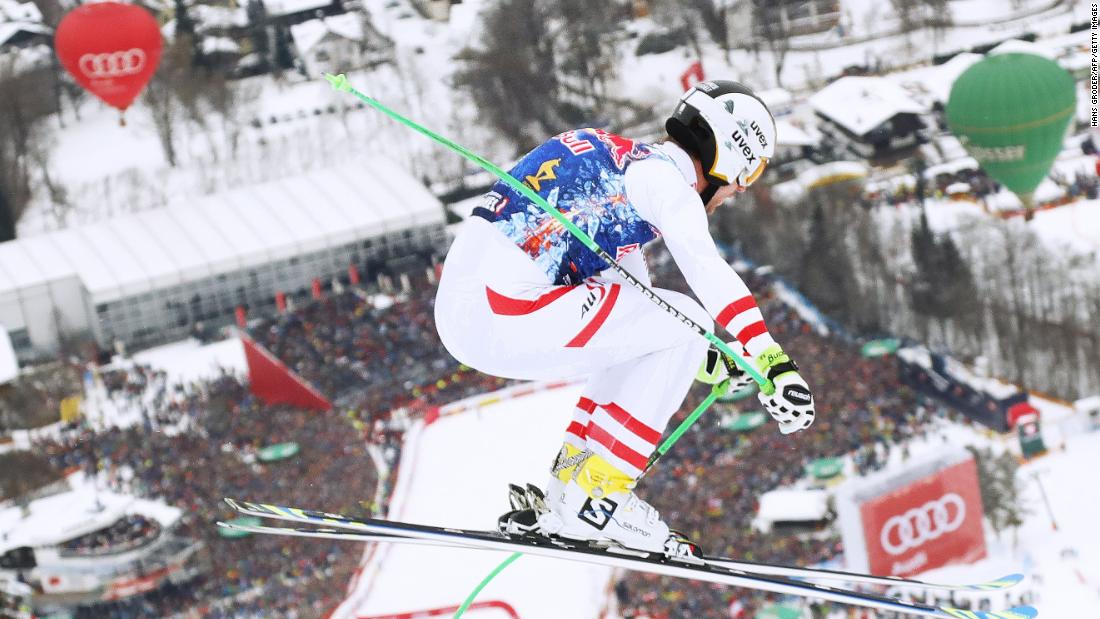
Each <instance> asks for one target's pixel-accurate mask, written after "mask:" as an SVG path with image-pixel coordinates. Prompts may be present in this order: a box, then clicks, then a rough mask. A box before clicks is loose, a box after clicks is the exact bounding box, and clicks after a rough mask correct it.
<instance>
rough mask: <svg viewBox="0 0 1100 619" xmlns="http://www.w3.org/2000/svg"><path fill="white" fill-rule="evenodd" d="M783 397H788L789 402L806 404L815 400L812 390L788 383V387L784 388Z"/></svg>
mask: <svg viewBox="0 0 1100 619" xmlns="http://www.w3.org/2000/svg"><path fill="white" fill-rule="evenodd" d="M783 397H784V398H786V399H787V401H788V402H793V403H795V404H800V405H804V406H809V405H810V403H811V402H813V398H812V397H811V396H810V392H809V391H806V390H805V389H803V388H802V387H800V386H799V385H787V387H786V388H784V389H783Z"/></svg>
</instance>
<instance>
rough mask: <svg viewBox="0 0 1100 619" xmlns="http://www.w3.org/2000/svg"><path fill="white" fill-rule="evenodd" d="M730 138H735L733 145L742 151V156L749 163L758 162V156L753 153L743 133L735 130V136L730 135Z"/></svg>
mask: <svg viewBox="0 0 1100 619" xmlns="http://www.w3.org/2000/svg"><path fill="white" fill-rule="evenodd" d="M730 137H731V138H733V144H734V145H735V146H736V147H737V148H739V149H741V154H742V155H744V156H745V161H746V162H747V163H750V164H751V163H752V162H754V161H756V155H755V154H754V153H753V152H752V148H751V147H750V146H749V140H748V139H747V138H746V137H745V135H744V134H743V133H741V132H740V131H738V130H736V129H734V130H733V134H732V135H730Z"/></svg>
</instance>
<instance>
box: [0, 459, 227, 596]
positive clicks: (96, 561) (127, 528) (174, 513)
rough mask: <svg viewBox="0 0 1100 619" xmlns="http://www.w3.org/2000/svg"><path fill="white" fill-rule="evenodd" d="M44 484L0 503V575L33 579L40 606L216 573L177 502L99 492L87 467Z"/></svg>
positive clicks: (132, 593) (141, 590)
mask: <svg viewBox="0 0 1100 619" xmlns="http://www.w3.org/2000/svg"><path fill="white" fill-rule="evenodd" d="M45 490H46V491H44V492H39V493H36V494H39V495H40V496H36V497H33V498H31V497H24V499H23V500H21V501H7V502H5V503H0V581H5V580H19V581H22V582H26V583H28V584H30V585H32V586H33V589H34V595H33V602H34V605H35V606H37V607H39V608H71V607H74V606H77V605H93V604H96V603H100V602H114V601H118V600H122V599H125V598H129V597H132V596H135V595H138V594H141V593H145V592H147V591H152V590H154V589H156V588H158V587H161V586H163V585H166V584H168V583H169V582H171V583H175V584H179V583H182V582H186V581H187V580H190V579H192V578H194V577H195V576H198V575H199V574H202V573H204V572H207V571H209V560H208V557H207V554H206V551H205V545H204V544H203V543H202V542H199V541H197V540H194V539H191V538H189V537H186V536H184V535H183V534H182V533H181V532H180V529H179V527H178V524H179V522H180V518H181V516H182V515H183V510H181V509H180V508H178V507H173V506H171V505H167V504H165V503H163V502H161V501H154V500H150V499H140V498H137V497H135V496H132V495H128V494H120V493H116V492H107V491H100V490H97V489H96V488H95V485H94V483H93V482H92V481H90V480H87V479H86V478H85V476H84V475H83V474H80V473H77V474H75V475H72V476H71V477H70V478H69V479H67V480H65V481H64V482H62V483H61V484H60V485H59V486H58V487H56V488H48V489H45Z"/></svg>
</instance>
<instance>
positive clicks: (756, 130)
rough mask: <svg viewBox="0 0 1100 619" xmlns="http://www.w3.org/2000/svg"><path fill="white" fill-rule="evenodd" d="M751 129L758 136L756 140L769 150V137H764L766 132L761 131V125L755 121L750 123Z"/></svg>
mask: <svg viewBox="0 0 1100 619" xmlns="http://www.w3.org/2000/svg"><path fill="white" fill-rule="evenodd" d="M749 128H750V129H752V132H753V133H755V134H756V139H757V140H759V141H760V146H761V147H762V148H765V149H767V148H768V136H766V135H764V131H763V130H761V129H760V123H758V122H756V121H755V120H754V121H752V122H751V123H749Z"/></svg>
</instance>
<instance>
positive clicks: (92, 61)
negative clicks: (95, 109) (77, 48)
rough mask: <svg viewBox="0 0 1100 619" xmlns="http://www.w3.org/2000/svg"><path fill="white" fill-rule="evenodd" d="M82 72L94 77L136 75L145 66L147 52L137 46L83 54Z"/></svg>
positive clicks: (80, 62)
mask: <svg viewBox="0 0 1100 619" xmlns="http://www.w3.org/2000/svg"><path fill="white" fill-rule="evenodd" d="M79 66H80V72H81V73H83V74H84V75H86V76H88V77H90V78H92V79H108V78H113V77H125V76H127V75H136V74H137V73H140V72H141V70H142V69H143V68H144V67H145V52H144V51H142V50H141V49H138V48H136V47H134V48H131V49H126V50H119V51H115V52H103V53H100V54H83V55H82V56H80V60H79Z"/></svg>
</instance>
